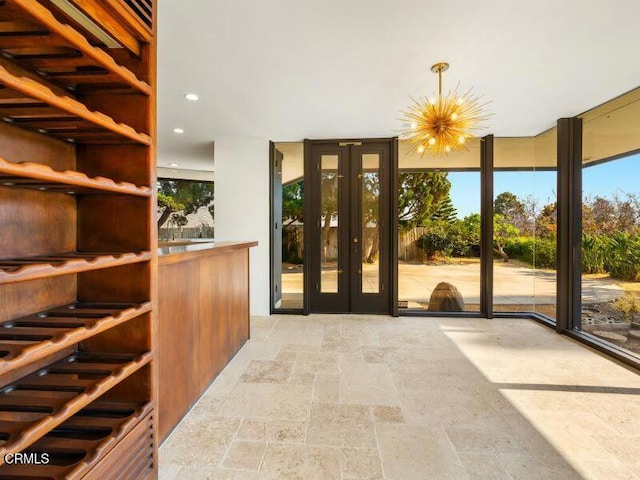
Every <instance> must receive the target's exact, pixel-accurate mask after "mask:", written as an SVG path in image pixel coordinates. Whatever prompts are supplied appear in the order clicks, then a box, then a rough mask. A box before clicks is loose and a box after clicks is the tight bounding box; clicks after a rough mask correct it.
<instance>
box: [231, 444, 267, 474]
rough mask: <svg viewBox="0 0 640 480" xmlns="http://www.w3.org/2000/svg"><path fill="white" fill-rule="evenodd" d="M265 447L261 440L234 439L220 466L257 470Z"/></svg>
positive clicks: (232, 468)
mask: <svg viewBox="0 0 640 480" xmlns="http://www.w3.org/2000/svg"><path fill="white" fill-rule="evenodd" d="M266 449H267V444H266V443H263V442H244V441H235V442H233V443H232V444H231V446H230V447H229V450H228V451H227V454H226V456H225V457H224V460H223V461H222V467H223V468H226V469H230V470H256V471H257V470H259V469H260V464H261V463H262V457H263V456H264V452H265V450H266Z"/></svg>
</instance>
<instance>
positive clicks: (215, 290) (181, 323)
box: [157, 242, 258, 440]
mask: <svg viewBox="0 0 640 480" xmlns="http://www.w3.org/2000/svg"><path fill="white" fill-rule="evenodd" d="M257 244H258V243H257V242H216V243H192V244H182V245H181V244H174V245H168V246H166V247H162V248H160V250H159V257H158V258H159V272H158V277H159V278H158V352H159V355H158V359H157V362H158V379H159V380H158V382H159V385H158V387H159V395H158V412H159V415H158V421H159V436H160V439H161V440H163V439H164V438H166V437H167V435H168V434H169V433H170V432H171V430H172V429H173V428H174V427H175V426H176V425H177V424H178V422H180V420H181V419H182V417H184V415H185V414H186V413H187V412H188V411H189V409H190V408H191V407H192V406H193V404H194V403H195V402H196V401H197V400H198V398H199V397H200V396H201V395H202V394H203V393H204V391H205V390H206V389H207V387H208V386H209V385H210V384H211V382H213V380H214V379H215V378H216V376H217V375H218V374H219V373H220V372H221V371H222V369H223V368H224V367H225V365H227V363H228V362H229V360H231V358H233V356H234V355H235V354H236V352H238V350H239V349H240V348H241V347H242V345H244V343H245V342H246V341H247V339H248V338H249V249H250V248H251V247H254V246H256V245H257Z"/></svg>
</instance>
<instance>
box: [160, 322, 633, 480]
mask: <svg viewBox="0 0 640 480" xmlns="http://www.w3.org/2000/svg"><path fill="white" fill-rule="evenodd" d="M580 478H586V479H601V480H616V479H625V480H631V479H640V376H638V374H637V372H634V371H631V370H629V369H627V368H625V367H623V366H621V365H618V364H617V363H615V362H614V361H612V360H610V359H609V358H607V357H604V356H602V355H600V354H598V353H596V352H594V351H593V350H591V349H589V348H587V347H585V346H583V345H581V344H578V343H576V342H574V341H572V340H570V339H568V338H566V337H564V336H560V335H557V334H555V333H554V332H553V331H552V330H551V329H549V328H547V327H545V326H543V325H540V324H538V323H535V322H533V321H529V320H517V319H514V320H485V319H439V318H397V319H394V318H390V317H383V316H359V315H312V316H309V317H302V316H272V317H259V318H253V319H252V339H251V340H250V341H249V342H248V343H247V344H246V345H245V346H244V347H243V348H242V350H241V351H240V352H239V353H238V354H237V355H236V357H235V358H234V359H233V360H232V361H231V362H230V364H229V365H228V366H227V368H226V369H225V370H224V371H223V372H222V374H221V375H220V376H219V377H218V378H217V379H216V381H215V382H214V383H213V385H212V386H211V387H210V388H209V389H208V390H207V392H206V393H205V394H204V395H203V396H202V398H201V399H200V401H199V402H198V403H197V405H196V406H195V407H194V408H193V409H192V410H191V412H190V413H189V414H188V415H187V416H186V417H185V419H184V420H183V421H182V423H181V424H180V425H179V426H178V427H177V428H176V429H175V430H174V432H173V433H172V434H171V435H170V437H169V438H168V439H167V440H166V441H165V443H164V444H163V445H162V447H161V448H160V479H161V480H173V479H188V480H198V479H211V480H218V479H304V480H312V479H319V480H330V479H344V480H347V479H395V480H412V479H438V480H448V479H478V480H480V479H481V480H488V479H532V480H533V479H535V480H539V479H559V480H569V479H580Z"/></svg>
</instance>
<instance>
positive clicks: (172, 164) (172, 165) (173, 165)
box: [169, 163, 178, 167]
mask: <svg viewBox="0 0 640 480" xmlns="http://www.w3.org/2000/svg"><path fill="white" fill-rule="evenodd" d="M169 166H170V167H177V166H178V164H177V163H170V164H169Z"/></svg>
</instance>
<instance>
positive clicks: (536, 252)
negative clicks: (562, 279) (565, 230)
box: [504, 237, 558, 268]
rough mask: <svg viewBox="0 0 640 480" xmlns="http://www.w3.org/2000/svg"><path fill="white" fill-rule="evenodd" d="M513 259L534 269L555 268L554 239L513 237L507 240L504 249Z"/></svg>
mask: <svg viewBox="0 0 640 480" xmlns="http://www.w3.org/2000/svg"><path fill="white" fill-rule="evenodd" d="M504 251H505V252H506V254H507V255H509V258H515V259H518V260H521V261H523V262H526V263H528V264H529V265H531V266H532V267H536V268H556V264H557V258H558V257H557V255H556V239H555V238H553V237H545V238H534V237H515V238H511V239H509V240H507V242H506V245H505V249H504Z"/></svg>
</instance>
